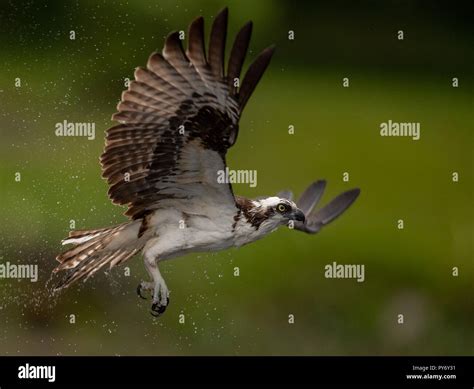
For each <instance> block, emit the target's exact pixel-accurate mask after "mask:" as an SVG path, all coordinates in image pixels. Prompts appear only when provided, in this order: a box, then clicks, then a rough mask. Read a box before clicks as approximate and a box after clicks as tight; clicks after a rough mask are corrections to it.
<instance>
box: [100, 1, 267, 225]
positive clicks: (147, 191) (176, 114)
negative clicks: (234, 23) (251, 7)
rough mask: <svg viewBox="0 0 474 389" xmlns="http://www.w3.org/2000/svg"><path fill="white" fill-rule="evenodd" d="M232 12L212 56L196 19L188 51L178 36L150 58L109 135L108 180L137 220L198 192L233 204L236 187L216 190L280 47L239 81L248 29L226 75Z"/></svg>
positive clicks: (223, 18) (216, 32)
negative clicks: (255, 93) (255, 94)
mask: <svg viewBox="0 0 474 389" xmlns="http://www.w3.org/2000/svg"><path fill="white" fill-rule="evenodd" d="M227 15H228V12H227V9H224V10H223V11H221V12H220V13H219V15H218V16H217V17H216V18H215V20H214V23H213V26H212V30H211V35H210V45H209V52H208V55H207V57H206V52H205V47H204V21H203V19H202V17H199V18H197V19H196V20H194V21H193V22H192V23H191V25H190V27H189V32H188V48H187V50H186V52H184V50H183V47H182V45H181V41H180V39H179V34H178V33H176V32H175V33H172V34H170V35H169V36H168V38H167V39H166V42H165V45H164V48H163V51H162V54H159V53H154V54H152V55H151V56H150V58H149V60H148V63H147V66H146V68H138V69H137V70H136V71H135V80H134V81H132V82H131V83H130V85H129V88H128V90H126V91H125V92H123V94H122V99H121V102H120V103H119V105H118V108H117V109H118V112H117V113H116V114H114V116H113V119H114V120H117V121H119V122H120V123H121V124H119V125H117V126H114V127H112V128H110V129H109V130H108V131H107V137H106V145H105V150H104V153H103V154H102V156H101V164H102V175H103V177H104V178H105V179H107V182H108V184H109V186H110V188H109V192H108V193H109V196H110V198H111V199H112V201H113V202H114V203H115V204H120V205H128V210H127V212H126V215H128V216H130V217H131V218H133V219H136V218H138V217H141V216H143V214H145V213H146V212H148V211H150V210H152V209H157V208H159V207H161V206H165V205H166V201H167V200H170V199H173V200H174V201H176V200H177V199H178V200H179V199H183V200H186V199H189V198H190V196H195V195H196V194H197V193H201V194H203V193H205V194H208V195H209V194H212V195H213V196H217V197H218V198H219V200H222V201H227V202H231V203H233V204H234V203H235V202H234V197H233V194H232V189H231V188H230V186H224V185H222V184H217V182H216V177H217V174H216V171H217V170H220V169H224V168H225V154H226V152H227V149H228V148H229V147H231V146H232V145H233V144H234V143H235V140H236V138H237V133H238V122H239V118H240V115H241V113H242V110H243V108H244V106H245V104H246V103H247V101H248V99H249V97H250V95H251V94H252V92H253V90H254V89H255V87H256V85H257V83H258V81H259V80H260V78H261V76H262V74H263V72H264V71H265V69H266V67H267V65H268V63H269V61H270V58H271V55H272V53H273V48H268V49H266V50H264V51H263V52H262V53H261V54H260V55H259V56H258V57H257V58H256V60H255V61H254V63H253V64H252V65H251V66H250V67H249V70H248V71H247V73H246V75H245V77H244V79H243V81H241V82H240V85H241V87H240V88H235V87H234V79H235V78H239V77H240V72H241V69H242V64H243V62H244V59H245V56H246V52H247V48H248V44H249V40H250V33H251V23H248V24H246V25H245V26H244V27H243V28H242V30H241V31H240V32H239V34H238V35H237V37H236V40H235V42H234V45H233V48H232V51H231V55H230V58H229V65H228V74H227V75H225V69H224V50H225V40H226V33H227Z"/></svg>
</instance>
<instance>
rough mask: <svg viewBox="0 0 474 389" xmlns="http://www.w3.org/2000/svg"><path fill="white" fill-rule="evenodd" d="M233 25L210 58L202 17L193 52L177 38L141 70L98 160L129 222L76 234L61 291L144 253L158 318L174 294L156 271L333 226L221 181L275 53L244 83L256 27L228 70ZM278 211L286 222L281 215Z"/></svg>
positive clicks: (221, 21) (63, 266) (217, 27)
mask: <svg viewBox="0 0 474 389" xmlns="http://www.w3.org/2000/svg"><path fill="white" fill-rule="evenodd" d="M227 18H228V11H227V9H224V10H223V11H221V12H220V13H219V14H218V16H217V17H216V18H215V20H214V22H213V25H212V29H211V34H210V43H209V50H208V52H207V55H206V50H205V44H204V20H203V18H202V17H199V18H197V19H195V20H194V21H193V22H192V23H191V25H190V27H189V31H188V46H187V50H186V51H184V49H183V47H182V44H181V40H180V39H179V34H178V33H177V32H174V33H171V34H170V35H169V36H168V37H167V38H166V41H165V44H164V48H163V51H162V53H153V54H152V55H151V56H150V57H149V59H148V62H147V66H146V67H144V68H142V67H140V68H137V69H136V71H135V80H134V81H132V82H131V83H130V85H129V87H128V90H126V91H125V92H123V93H122V99H121V101H120V103H119V104H118V107H117V109H118V112H117V113H115V114H114V115H113V120H116V121H118V122H119V123H120V124H118V125H116V126H114V127H112V128H110V129H109V130H107V132H106V144H105V149H104V152H103V154H102V156H101V158H100V162H101V165H102V176H103V177H104V178H105V179H106V180H107V183H108V185H109V191H108V194H109V197H110V198H111V200H112V201H113V203H114V204H118V205H126V206H127V207H128V209H127V211H126V213H125V214H126V215H127V216H128V217H129V218H130V219H131V220H130V221H129V222H126V223H123V224H121V225H119V226H116V227H112V228H104V229H99V230H91V231H80V232H79V231H72V232H71V233H70V235H69V238H68V239H66V240H65V241H64V242H63V243H65V244H67V243H72V244H75V246H74V247H73V248H72V249H70V250H68V251H66V252H65V253H62V254H60V255H59V256H58V257H57V259H58V261H59V262H61V263H60V265H59V266H58V267H57V268H56V269H55V271H56V272H57V271H60V270H67V271H68V274H67V276H66V277H65V278H64V279H63V281H62V282H61V283H60V284H59V286H58V287H59V288H62V287H66V286H69V285H70V284H72V283H73V282H75V281H77V280H79V279H81V278H84V277H85V278H88V277H90V276H91V275H93V274H94V273H96V272H97V271H98V270H100V269H101V268H103V267H104V266H108V267H109V268H111V267H113V266H115V265H118V264H120V263H122V262H124V261H126V260H127V259H129V258H130V257H132V256H133V255H135V254H136V253H138V252H140V251H142V252H143V254H144V259H145V265H146V268H147V270H148V272H149V273H150V275H151V276H152V278H153V282H152V283H142V284H141V287H140V290H139V293H140V292H141V290H142V289H150V290H153V297H154V299H153V301H154V305H153V307H154V308H153V311H154V312H155V313H158V314H159V313H161V312H162V311H163V310H164V307H166V305H167V302H168V290H167V288H166V284H165V283H164V280H163V279H162V277H161V274H160V273H159V271H158V267H157V261H159V260H163V259H169V258H173V257H176V256H179V255H182V254H184V253H187V252H192V251H214V250H220V249H224V248H228V247H232V246H240V245H242V244H246V243H249V242H252V241H254V240H256V239H259V238H261V237H263V236H265V235H266V234H268V233H269V232H271V231H273V230H274V229H275V228H277V227H278V226H279V225H282V224H284V223H285V222H287V221H288V220H290V219H294V220H295V221H296V223H298V224H297V226H299V228H300V229H302V230H304V231H306V232H315V231H314V230H315V228H316V227H314V225H313V224H314V223H316V224H315V225H318V226H319V224H318V223H322V224H324V221H327V220H329V219H330V217H329V219H328V218H327V217H326V218H324V220H319V219H317V220H316V219H315V220H313V218H310V220H312V224H308V225H305V224H304V221H303V219H304V214H303V213H302V212H301V211H300V210H298V209H297V207H296V205H295V204H294V203H292V202H291V201H290V200H285V199H278V198H275V197H271V198H268V199H266V200H261V201H257V200H248V199H243V198H240V197H234V194H233V192H232V188H231V186H230V184H221V183H218V180H217V172H218V171H222V170H225V168H226V162H225V157H226V153H227V150H228V149H229V148H230V147H231V146H232V145H234V143H235V141H236V139H237V135H238V131H239V119H240V115H241V114H242V111H243V109H244V107H245V105H246V104H247V102H248V100H249V98H250V96H251V95H252V93H253V91H254V90H255V87H256V86H257V84H258V82H259V80H260V78H261V77H262V75H263V73H264V71H265V69H266V68H267V66H268V64H269V62H270V59H271V57H272V54H273V51H274V48H273V47H269V48H267V49H265V50H263V51H262V52H261V53H260V54H259V55H258V56H257V58H256V59H255V60H254V62H253V63H252V64H251V65H250V66H249V68H248V70H247V72H246V74H245V76H244V77H243V80H240V76H241V71H242V67H243V63H244V60H245V57H246V54H247V49H248V46H249V42H250V36H251V31H252V23H251V22H249V23H247V24H245V25H244V26H243V27H242V29H241V30H240V31H239V33H238V34H237V36H236V38H235V41H234V43H233V46H232V49H231V52H230V56H229V60H228V64H227V68H226V66H225V64H224V59H225V41H226V35H227ZM308 196H309V195H307V197H308ZM304 198H305V197H304V196H303V200H304ZM280 202H283V203H284V204H285V207H287V208H285V209H286V210H287V213H283V211H281V212H280V211H278V210H277V209H276V208H275V207H276V206H277V205H278V204H279V203H280ZM303 203H304V204H303V205H306V201H303ZM283 208H284V207H283V205H281V206H280V208H279V209H280V210H282V209H283ZM309 208H312V207H309ZM344 209H345V208H344ZM310 210H311V209H309V211H310ZM309 211H308V212H309ZM338 212H339V211H338ZM339 213H340V212H339ZM329 216H331V215H329ZM313 221H314V223H313ZM183 225H184V227H183ZM305 226H306V227H305ZM140 294H141V293H140Z"/></svg>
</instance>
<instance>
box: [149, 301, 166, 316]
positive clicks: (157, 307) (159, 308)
mask: <svg viewBox="0 0 474 389" xmlns="http://www.w3.org/2000/svg"><path fill="white" fill-rule="evenodd" d="M169 302H170V299H169V298H167V301H166V305H161V304H160V303H153V304H152V305H151V312H150V313H151V315H152V316H154V317H158V316H160V315H162V314H163V313H164V312H165V311H166V307H167V306H168V304H169Z"/></svg>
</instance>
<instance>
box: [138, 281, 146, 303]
mask: <svg viewBox="0 0 474 389" xmlns="http://www.w3.org/2000/svg"><path fill="white" fill-rule="evenodd" d="M137 294H138V297H140V298H141V299H143V300H146V297H145V296H143V295H142V284H141V283H140V284H138V286H137Z"/></svg>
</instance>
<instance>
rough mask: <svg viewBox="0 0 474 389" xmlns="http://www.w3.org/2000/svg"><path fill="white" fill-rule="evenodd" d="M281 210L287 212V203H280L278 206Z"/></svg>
mask: <svg viewBox="0 0 474 389" xmlns="http://www.w3.org/2000/svg"><path fill="white" fill-rule="evenodd" d="M277 209H278V211H279V212H285V211H286V205H285V204H278V207H277Z"/></svg>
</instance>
